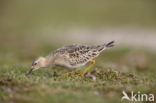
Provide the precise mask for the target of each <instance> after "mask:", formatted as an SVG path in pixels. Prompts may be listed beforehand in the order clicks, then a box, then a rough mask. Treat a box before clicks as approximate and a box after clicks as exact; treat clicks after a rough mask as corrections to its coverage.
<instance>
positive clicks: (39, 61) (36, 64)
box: [26, 57, 47, 76]
mask: <svg viewBox="0 0 156 103" xmlns="http://www.w3.org/2000/svg"><path fill="white" fill-rule="evenodd" d="M46 66H47V65H46V60H45V58H43V57H37V58H35V59H34V60H33V61H32V65H31V69H30V70H29V72H28V73H27V74H26V76H28V75H29V74H30V73H31V72H32V71H34V70H37V69H39V68H41V67H46Z"/></svg>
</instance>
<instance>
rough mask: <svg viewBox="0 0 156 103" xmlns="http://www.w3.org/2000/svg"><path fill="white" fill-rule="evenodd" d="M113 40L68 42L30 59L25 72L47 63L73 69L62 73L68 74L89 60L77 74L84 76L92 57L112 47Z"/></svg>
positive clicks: (92, 62)
mask: <svg viewBox="0 0 156 103" xmlns="http://www.w3.org/2000/svg"><path fill="white" fill-rule="evenodd" d="M113 43H114V41H111V42H109V43H106V44H103V45H95V46H91V45H83V44H69V45H65V46H63V47H62V48H59V49H57V50H56V51H54V52H52V53H51V54H49V55H48V56H46V57H41V56H40V57H37V58H35V59H34V60H33V61H32V65H31V69H30V70H29V72H28V73H27V74H26V76H28V75H29V74H30V73H32V71H35V70H37V69H39V68H42V67H47V66H49V65H58V66H62V67H64V68H68V69H74V70H73V71H72V72H69V73H65V74H63V75H62V76H64V75H69V74H70V73H75V72H76V71H77V69H76V68H78V67H81V66H84V65H85V64H86V63H88V62H91V64H90V65H89V67H88V68H87V69H85V70H84V71H83V72H82V73H79V74H78V75H77V76H80V77H82V76H84V74H85V73H86V72H87V70H88V69H89V68H90V67H92V66H93V65H94V64H95V61H94V60H93V58H95V57H97V56H98V55H99V54H100V53H101V52H102V51H103V50H105V49H107V48H110V47H113V46H114V45H113Z"/></svg>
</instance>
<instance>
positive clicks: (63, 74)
mask: <svg viewBox="0 0 156 103" xmlns="http://www.w3.org/2000/svg"><path fill="white" fill-rule="evenodd" d="M76 71H77V69H76V68H75V69H74V71H72V72H69V73H66V74H63V75H61V76H64V75H69V74H70V73H75V72H76Z"/></svg>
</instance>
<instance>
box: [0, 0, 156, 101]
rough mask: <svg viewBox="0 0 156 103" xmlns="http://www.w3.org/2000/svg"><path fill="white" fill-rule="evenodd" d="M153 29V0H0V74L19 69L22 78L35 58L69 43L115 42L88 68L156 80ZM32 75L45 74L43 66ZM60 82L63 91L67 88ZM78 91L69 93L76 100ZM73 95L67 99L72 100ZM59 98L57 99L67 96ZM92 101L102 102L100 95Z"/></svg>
mask: <svg viewBox="0 0 156 103" xmlns="http://www.w3.org/2000/svg"><path fill="white" fill-rule="evenodd" d="M155 28H156V1H155V0H117V1H115V0H78V1H76V0H25V1H24V0H11V1H9V0H0V66H1V67H0V70H1V71H2V70H3V72H4V74H1V76H2V75H3V76H4V77H5V72H8V74H7V73H6V74H7V75H10V74H12V72H11V70H14V69H15V68H18V69H20V71H19V72H20V73H21V75H22V76H23V78H24V75H25V73H26V72H27V71H28V70H29V68H30V65H31V61H32V60H33V59H34V58H36V57H38V56H43V57H45V56H46V55H48V54H49V53H51V52H52V51H54V50H56V49H57V48H60V47H62V46H64V45H67V44H76V43H78V44H88V45H97V44H104V43H106V42H110V41H112V40H115V47H113V48H111V49H110V50H107V51H105V52H103V53H101V55H100V56H99V57H97V58H96V59H95V60H96V65H95V66H94V67H93V68H92V69H91V70H94V69H95V68H96V67H98V68H100V69H102V68H104V70H108V68H111V69H117V70H119V71H124V72H133V73H134V74H135V73H136V74H137V75H139V76H147V77H151V78H156V76H155V73H156V70H155V66H156V64H155V60H156V53H155V50H156V49H155V48H156V41H155V40H156V29H155ZM86 67H87V66H85V67H82V68H83V69H84V68H86ZM46 71H47V69H46V70H45V71H44V73H45V72H46ZM60 71H61V69H60ZM9 73H10V74H9ZM36 73H38V75H42V74H44V73H43V72H42V70H41V71H40V72H36ZM12 75H13V74H12ZM33 78H38V77H33ZM14 79H16V80H18V79H17V78H14ZM1 80H3V79H1ZM21 81H22V80H21ZM21 81H20V79H19V82H21ZM33 82H34V81H31V83H33ZM37 83H40V82H37ZM41 83H42V82H41ZM153 83H154V82H153ZM23 85H25V84H23ZM45 85H46V86H49V84H46V83H45ZM56 85H58V84H56ZM65 85H66V84H65ZM69 85H70V84H69ZM72 85H73V84H72ZM63 86H64V85H63ZM63 86H61V87H60V88H63V90H64V91H63V92H62V94H64V93H65V92H67V90H66V88H64V87H63ZM22 88H23V87H22ZM41 88H42V87H41ZM67 88H68V86H67ZM69 88H71V86H69ZM134 88H135V87H134ZM39 89H40V87H39ZM84 89H85V88H84ZM143 89H144V88H143ZM54 90H55V88H54ZM95 90H97V91H98V89H95ZM145 90H146V89H145ZM47 91H48V90H47ZM120 91H122V89H121V90H120ZM79 92H80V93H79V95H76V94H75V96H76V97H73V98H76V99H75V100H80V98H81V97H82V96H83V95H82V94H83V91H79ZM90 92H92V91H90ZM150 92H151V91H150ZM33 93H34V91H32V94H33ZM39 93H40V92H39ZM117 93H118V91H117ZM4 94H5V93H4ZM19 94H20V93H19ZM21 94H22V93H21ZM60 94H61V93H60ZM33 95H34V94H33ZM54 95H56V94H55V92H54ZM71 95H72V94H71ZM71 95H69V97H68V96H67V98H68V99H70V100H71V101H72V100H73V99H71V97H72V96H71ZM86 95H87V94H86ZM0 96H1V95H0ZM41 96H42V95H41ZM63 96H66V94H65V95H63ZM111 96H112V95H111ZM111 96H110V98H111V99H112V97H111ZM2 97H5V96H4V95H2ZM6 97H7V96H6ZM24 97H25V96H23V97H22V98H23V99H24ZM107 97H108V98H107ZM120 97H121V96H120ZM120 97H119V98H118V97H117V100H120ZM22 98H21V99H22ZM43 98H44V97H43ZM47 98H50V97H47ZM60 98H61V97H60ZM60 98H58V101H59V100H64V99H65V98H66V97H62V99H60ZM87 98H88V99H87V100H86V101H88V102H91V101H94V100H91V101H90V100H89V98H93V96H92V95H90V94H89V95H87ZM106 98H107V99H108V101H110V100H111V99H110V98H109V96H106ZM5 99H6V100H9V99H8V98H5ZM5 99H4V100H5ZM16 99H17V98H16ZM44 99H46V98H44ZM44 99H43V101H44ZM113 100H114V99H113ZM15 101H16V100H15ZM17 101H18V99H17ZM17 101H16V102H17ZM24 101H25V102H26V101H27V100H25V99H24ZM28 101H29V100H28ZM47 101H48V100H47ZM56 101H57V100H56ZM95 101H99V102H103V98H100V99H99V98H96V99H95ZM108 101H107V102H108ZM114 101H116V100H114ZM19 102H21V101H20V100H19ZM67 102H68V101H67Z"/></svg>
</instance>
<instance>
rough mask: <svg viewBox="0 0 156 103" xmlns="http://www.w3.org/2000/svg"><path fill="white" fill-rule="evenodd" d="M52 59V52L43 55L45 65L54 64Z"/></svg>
mask: <svg viewBox="0 0 156 103" xmlns="http://www.w3.org/2000/svg"><path fill="white" fill-rule="evenodd" d="M54 60H55V55H54V54H53V53H52V54H50V55H48V56H46V57H45V62H46V64H47V65H52V64H54Z"/></svg>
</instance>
